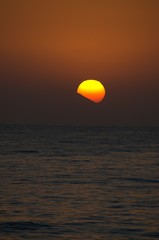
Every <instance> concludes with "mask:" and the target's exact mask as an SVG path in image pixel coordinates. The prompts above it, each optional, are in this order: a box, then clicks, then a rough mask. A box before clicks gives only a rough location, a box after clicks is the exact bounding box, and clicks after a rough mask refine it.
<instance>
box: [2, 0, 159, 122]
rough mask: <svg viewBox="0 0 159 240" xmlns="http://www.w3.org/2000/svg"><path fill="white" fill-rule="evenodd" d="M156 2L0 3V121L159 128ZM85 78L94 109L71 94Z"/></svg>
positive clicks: (63, 0)
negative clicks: (100, 96)
mask: <svg viewBox="0 0 159 240" xmlns="http://www.w3.org/2000/svg"><path fill="white" fill-rule="evenodd" d="M158 12H159V1H158V0H130V1H128V0H108V1H107V0H52V1H51V0H50V1H49V0H45V1H42V0H23V1H22V0H14V1H13V0H1V1H0V28H1V39H0V62H1V64H0V70H1V71H0V122H1V123H48V124H63V125H66V124H67V125H68V124H69V125H71V124H74V125H79V124H83V125H85V124H86V125H98V124H102V125H159V110H158V108H159V107H158V106H159V93H158V91H159V14H158ZM85 79H98V80H100V81H101V82H102V83H103V84H104V86H105V87H106V89H107V96H106V98H105V100H104V101H103V102H102V103H100V104H95V103H93V102H90V101H88V100H86V99H84V98H82V97H81V96H80V95H78V94H76V89H77V87H78V85H79V84H80V83H81V82H82V81H83V80H85Z"/></svg>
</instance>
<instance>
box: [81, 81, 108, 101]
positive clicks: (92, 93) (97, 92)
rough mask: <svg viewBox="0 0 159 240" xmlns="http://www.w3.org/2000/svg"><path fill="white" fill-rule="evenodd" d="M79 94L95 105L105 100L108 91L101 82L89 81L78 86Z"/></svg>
mask: <svg viewBox="0 0 159 240" xmlns="http://www.w3.org/2000/svg"><path fill="white" fill-rule="evenodd" d="M77 93H78V94H80V95H82V96H83V97H85V98H87V99H89V100H91V101H93V102H95V103H99V102H101V101H102V100H103V99H104V97H105V95H106V90H105V88H104V86H103V85H102V84H101V82H99V81H97V80H93V79H89V80H85V81H83V82H82V83H81V84H80V85H79V86H78V88H77Z"/></svg>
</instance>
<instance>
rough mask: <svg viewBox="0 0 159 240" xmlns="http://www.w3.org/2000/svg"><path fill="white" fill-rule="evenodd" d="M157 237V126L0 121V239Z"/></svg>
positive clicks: (158, 137) (130, 239)
mask: <svg viewBox="0 0 159 240" xmlns="http://www.w3.org/2000/svg"><path fill="white" fill-rule="evenodd" d="M158 237H159V128H117V127H110V128H109V127H105V128H104V127H48V126H41V127H40V126H15V125H8V126H7V125H6V126H4V125H1V126H0V239H1V240H20V239H29V240H30V239H38V240H47V239H59V240H60V239H65V240H67V239H68V240H70V239H73V240H77V239H78V240H79V239H81V240H88V239H91V240H101V239H103V240H105V239H106V240H107V239H110V240H128V239H129V240H140V239H141V240H142V239H144V240H148V239H150V240H151V239H158Z"/></svg>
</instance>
